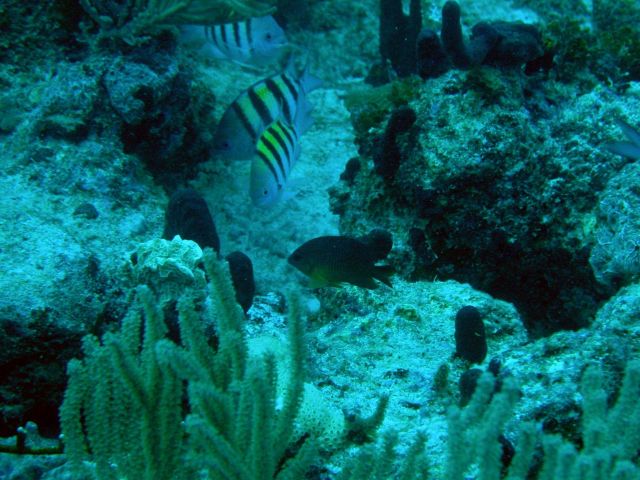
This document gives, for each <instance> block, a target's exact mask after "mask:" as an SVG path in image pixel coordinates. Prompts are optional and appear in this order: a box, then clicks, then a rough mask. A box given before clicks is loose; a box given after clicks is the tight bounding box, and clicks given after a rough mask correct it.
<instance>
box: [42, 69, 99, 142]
mask: <svg viewBox="0 0 640 480" xmlns="http://www.w3.org/2000/svg"><path fill="white" fill-rule="evenodd" d="M56 72H57V74H56V75H55V76H53V77H52V78H51V80H50V81H49V82H47V85H46V88H39V89H34V93H33V94H32V95H33V96H34V97H35V99H34V101H37V103H38V108H37V109H35V110H34V112H33V113H31V114H30V115H29V121H30V123H31V125H32V126H33V130H34V133H35V134H36V135H37V136H43V137H53V138H58V139H64V140H69V141H72V142H78V141H80V140H83V139H85V138H86V137H87V135H88V133H89V130H90V127H91V123H92V122H93V121H94V118H93V117H94V112H95V109H96V106H97V104H98V102H99V98H100V80H99V77H98V76H97V75H95V74H93V73H92V71H91V69H88V68H86V67H85V66H84V65H82V64H78V63H61V64H59V65H57V67H56Z"/></svg>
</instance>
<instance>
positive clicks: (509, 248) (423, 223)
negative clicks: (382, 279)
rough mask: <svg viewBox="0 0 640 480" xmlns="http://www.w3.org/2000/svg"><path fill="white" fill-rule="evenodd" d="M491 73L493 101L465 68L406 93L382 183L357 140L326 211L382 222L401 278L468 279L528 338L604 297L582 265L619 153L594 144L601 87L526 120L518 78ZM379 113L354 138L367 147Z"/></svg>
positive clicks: (363, 227) (366, 224)
mask: <svg viewBox="0 0 640 480" xmlns="http://www.w3.org/2000/svg"><path fill="white" fill-rule="evenodd" d="M483 70H486V71H493V70H492V69H488V68H487V69H483ZM498 77H499V78H498V81H499V82H500V85H501V87H500V89H501V91H502V92H503V94H504V95H506V96H504V97H503V98H501V99H499V100H498V101H497V102H494V101H491V100H486V99H485V98H483V95H484V92H483V91H476V90H475V89H474V88H470V87H469V86H468V84H467V83H466V82H467V78H468V75H458V74H456V73H455V72H450V73H448V74H447V75H446V76H445V77H442V79H438V80H434V81H431V82H426V83H424V84H423V85H422V87H421V88H420V89H418V94H419V96H420V98H419V99H417V100H412V101H411V107H412V109H413V110H414V111H415V112H416V116H417V120H416V125H418V124H419V125H420V128H415V127H414V128H412V129H411V130H410V135H409V138H408V139H407V140H408V141H407V142H406V144H409V146H408V147H405V148H406V150H405V152H407V153H408V154H405V155H404V156H403V160H402V162H401V163H400V165H399V167H398V168H397V171H396V172H395V175H394V177H393V181H392V182H385V183H384V185H382V184H381V182H380V178H379V175H378V173H377V172H376V169H375V168H374V167H373V166H372V161H373V160H374V159H375V156H374V155H375V154H374V152H375V148H371V149H367V148H361V149H360V154H361V157H360V160H361V161H360V163H361V165H362V168H361V170H360V172H359V173H358V175H357V176H356V177H355V179H354V182H353V185H351V186H349V187H346V186H345V185H344V182H342V183H340V184H338V187H336V188H335V189H333V190H331V195H332V202H334V203H333V204H332V205H333V206H334V207H335V208H336V210H334V211H336V212H339V214H340V228H341V230H342V231H367V230H369V229H370V228H371V227H372V226H375V225H385V226H386V227H387V228H389V230H390V231H391V232H392V233H393V236H394V238H400V239H403V240H402V241H400V242H398V246H397V247H396V252H395V254H396V255H397V256H398V257H399V258H403V261H402V262H399V268H400V269H401V271H400V272H399V274H400V275H402V276H404V278H411V279H412V280H419V279H427V280H431V279H433V278H438V279H455V280H457V281H460V282H466V283H470V284H471V285H472V286H473V287H474V288H477V289H480V290H483V291H485V292H488V293H490V294H491V295H493V296H495V297H497V298H500V299H503V300H506V301H509V302H512V303H513V304H514V305H515V306H516V308H517V309H518V311H519V312H520V314H521V316H522V320H523V322H524V324H525V326H526V328H527V329H528V330H529V331H530V332H531V333H532V334H533V335H542V334H548V333H550V332H552V331H556V330H559V329H577V328H582V327H584V326H587V325H588V324H589V323H590V322H591V321H592V319H593V318H594V316H595V313H596V311H597V308H598V304H599V302H601V301H602V300H603V299H605V298H606V297H607V295H608V294H607V289H606V288H604V287H603V286H601V285H599V284H598V283H597V282H596V279H595V277H594V272H593V270H592V267H591V265H590V264H589V254H590V248H591V247H590V245H591V242H592V238H591V237H590V235H591V234H592V225H593V216H592V210H593V207H594V205H595V203H596V202H597V201H598V195H597V192H598V191H599V190H601V189H602V188H604V185H605V184H606V182H607V180H608V178H610V177H611V176H612V175H614V174H615V172H616V171H617V170H619V169H620V168H621V166H623V165H625V163H626V162H628V160H625V159H623V158H621V157H618V156H609V155H608V154H607V153H606V152H602V151H600V150H599V149H598V148H597V147H596V146H597V145H598V143H601V144H602V143H605V142H606V141H609V140H610V139H611V138H610V136H608V135H607V134H606V132H605V133H604V134H601V133H600V132H601V130H602V129H601V130H598V127H597V125H598V124H599V122H603V121H604V118H606V117H607V116H608V115H609V114H608V113H605V111H603V109H602V108H600V109H598V105H601V102H609V101H611V100H612V98H611V95H610V94H608V93H605V92H604V91H601V92H600V93H597V92H594V93H589V94H585V95H584V96H580V97H578V98H577V99H575V100H574V101H573V103H572V106H571V108H568V109H567V110H566V111H565V112H564V113H563V114H562V115H560V116H556V117H552V118H549V120H548V121H547V120H546V119H545V121H539V122H533V123H532V122H531V113H530V112H529V111H528V109H527V108H528V107H527V104H526V101H525V99H524V97H523V93H522V89H521V88H522V87H521V85H522V80H523V78H525V77H523V76H522V75H521V74H520V72H517V71H503V72H500V75H499V76H498ZM494 80H495V79H494ZM525 80H526V79H525ZM594 111H598V112H599V113H598V114H597V115H596V116H595V117H594V116H593V112H594ZM607 111H608V110H607ZM589 115H591V116H589ZM383 122H384V121H378V125H377V127H376V126H374V127H373V128H371V129H370V130H369V131H368V132H365V131H364V130H361V131H358V138H357V140H356V142H357V143H358V144H359V145H364V146H365V147H366V146H368V145H372V144H375V142H374V139H375V138H376V132H379V131H380V129H381V128H385V127H384V123H383ZM381 123H382V125H381ZM567 142H569V144H570V145H571V146H572V148H571V149H567V148H566V146H565V145H566V143H567ZM398 143H400V144H404V143H405V142H398ZM408 148H411V149H410V150H408ZM578 171H579V172H580V175H576V172H578ZM627 176H628V175H627ZM585 227H587V228H585ZM405 239H406V240H405Z"/></svg>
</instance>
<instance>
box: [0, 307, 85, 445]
mask: <svg viewBox="0 0 640 480" xmlns="http://www.w3.org/2000/svg"><path fill="white" fill-rule="evenodd" d="M51 313H52V312H51V311H50V310H42V311H40V312H34V314H33V316H32V317H31V318H29V319H27V320H22V319H20V318H19V316H18V315H15V316H11V315H10V314H9V312H8V311H7V310H4V311H2V312H0V405H1V406H0V437H7V436H12V435H15V431H16V429H17V428H18V427H21V426H24V425H25V424H26V423H27V421H32V422H35V423H36V424H37V425H38V427H39V429H40V433H41V434H42V435H43V436H45V437H55V436H57V435H58V434H59V433H60V427H59V424H58V407H59V406H60V404H61V403H62V396H63V393H64V389H65V387H66V383H67V376H66V371H67V362H68V361H69V360H71V359H72V358H74V357H76V356H77V355H78V353H79V351H80V341H81V339H82V337H83V335H84V333H85V332H84V331H83V330H81V329H77V328H75V327H74V328H71V327H69V326H68V325H67V326H64V325H62V324H61V323H59V322H57V321H56V319H55V316H53V315H51Z"/></svg>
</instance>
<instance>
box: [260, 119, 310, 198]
mask: <svg viewBox="0 0 640 480" xmlns="http://www.w3.org/2000/svg"><path fill="white" fill-rule="evenodd" d="M299 156H300V142H299V137H298V133H297V132H296V128H295V127H294V126H292V125H291V124H289V123H287V122H286V121H284V119H279V120H276V121H275V122H273V123H272V124H271V125H269V126H268V127H267V128H266V129H265V130H264V132H262V135H261V136H260V138H259V139H258V143H257V145H256V153H255V157H254V159H253V161H252V162H251V183H250V189H249V194H250V196H251V201H252V202H253V204H254V205H256V206H259V207H268V206H270V205H273V204H274V203H276V202H277V201H278V200H279V199H280V198H281V197H282V194H283V192H284V187H285V185H286V183H287V179H288V178H289V174H290V173H291V169H292V168H293V166H294V164H295V163H296V161H297V160H298V157H299Z"/></svg>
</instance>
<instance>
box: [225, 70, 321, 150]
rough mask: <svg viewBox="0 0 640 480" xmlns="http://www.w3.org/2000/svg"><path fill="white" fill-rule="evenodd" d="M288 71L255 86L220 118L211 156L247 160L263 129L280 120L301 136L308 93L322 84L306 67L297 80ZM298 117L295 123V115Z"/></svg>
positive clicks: (307, 121)
mask: <svg viewBox="0 0 640 480" xmlns="http://www.w3.org/2000/svg"><path fill="white" fill-rule="evenodd" d="M291 70H292V69H291V68H287V69H286V70H285V71H284V72H282V73H280V74H277V75H274V76H272V77H268V78H265V79H263V80H260V81H258V82H256V83H254V84H253V85H252V86H250V87H249V88H248V89H247V90H245V91H244V92H242V93H241V94H240V95H238V97H237V98H236V99H235V100H234V101H233V103H232V104H231V105H230V106H229V108H227V111H226V112H225V113H224V115H223V116H222V119H221V120H220V123H219V124H218V128H217V130H216V133H215V137H214V153H215V154H216V155H217V156H220V157H222V158H228V159H230V160H249V159H251V158H252V157H253V155H254V153H255V148H256V144H257V142H258V139H259V138H260V135H262V132H263V131H264V129H265V128H266V127H267V126H268V125H270V124H272V123H273V122H274V121H275V120H278V119H279V118H283V119H284V120H285V121H286V122H287V123H289V125H294V124H295V125H296V128H297V132H298V134H299V135H302V134H303V133H304V132H306V131H307V130H308V129H309V127H310V126H311V123H312V122H313V120H312V118H311V109H312V107H311V105H310V103H309V102H308V100H307V94H308V93H309V92H310V91H312V90H314V89H316V88H318V87H319V86H320V85H321V81H320V80H319V79H318V78H316V77H314V76H313V75H311V74H310V73H309V71H308V69H307V68H305V70H304V72H303V73H302V75H300V76H299V77H296V76H295V75H294V74H293V73H291ZM297 115H299V117H298V119H297V120H296V116H297Z"/></svg>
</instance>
